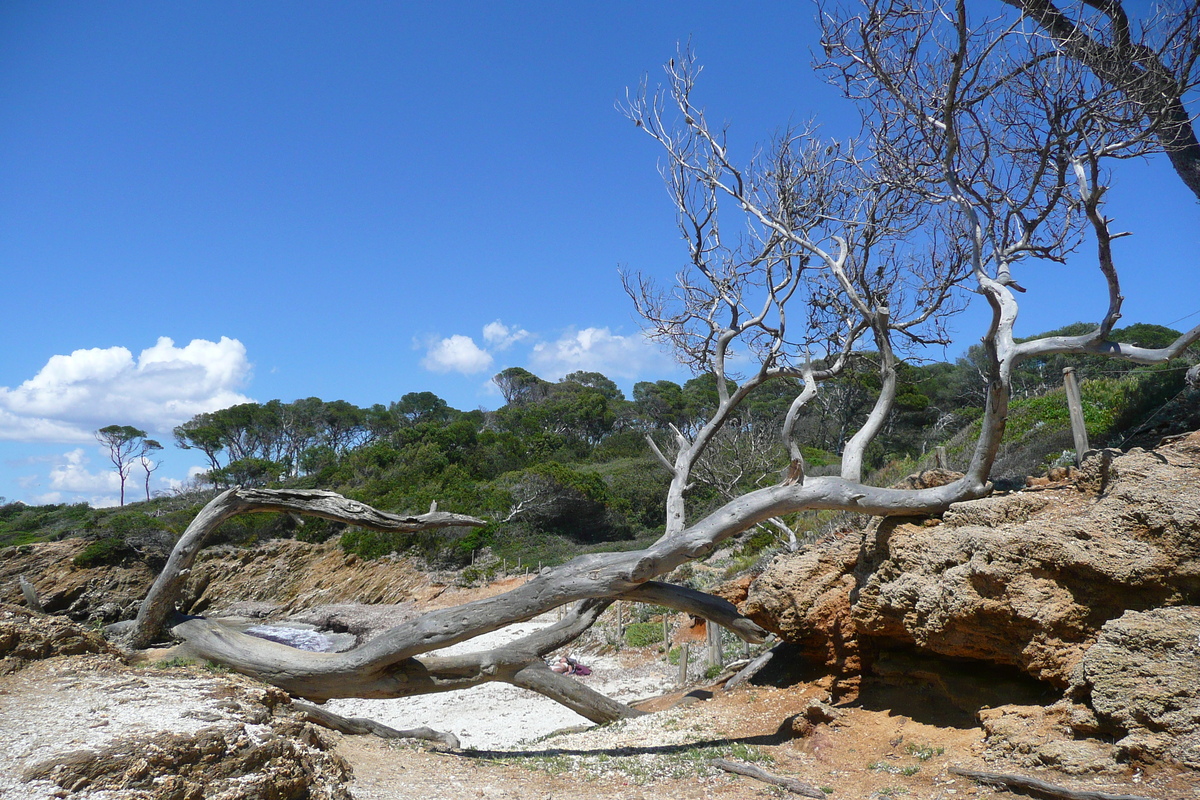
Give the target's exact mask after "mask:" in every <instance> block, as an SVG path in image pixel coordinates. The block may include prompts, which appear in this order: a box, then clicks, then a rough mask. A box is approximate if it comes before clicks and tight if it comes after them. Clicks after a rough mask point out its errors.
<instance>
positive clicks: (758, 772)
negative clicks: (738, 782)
mask: <svg viewBox="0 0 1200 800" xmlns="http://www.w3.org/2000/svg"><path fill="white" fill-rule="evenodd" d="M708 763H709V764H711V765H713V766H714V767H716V768H717V769H721V770H724V771H726V772H732V773H734V774H736V775H745V776H746V777H747V778H754V779H755V780H756V781H762V782H763V783H769V784H771V785H772V786H779V787H782V788H784V789H787V790H788V791H789V792H791V793H792V794H798V795H800V796H801V797H816V798H821V800H824V798H825V793H824V792H822V791H821V790H820V789H818V788H817V787H816V786H813V785H812V784H811V783H805V782H804V781H798V780H796V779H795V778H784V777H782V776H780V775H774V774H772V773H770V772H767V771H766V770H765V769H761V768H760V767H756V766H754V765H753V764H743V763H741V762H738V761H729V760H728V759H724V758H713V759H709V762H708Z"/></svg>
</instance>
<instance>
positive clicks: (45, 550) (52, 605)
mask: <svg viewBox="0 0 1200 800" xmlns="http://www.w3.org/2000/svg"><path fill="white" fill-rule="evenodd" d="M89 544H90V542H88V541H86V540H84V539H66V540H64V541H61V542H39V543H37V544H32V545H23V546H21V547H9V548H5V549H4V550H3V551H0V602H5V603H12V604H14V605H17V604H20V605H23V604H24V602H25V601H24V598H23V597H22V595H21V589H20V585H19V580H20V578H21V577H22V576H24V577H25V578H26V579H28V580H29V582H30V583H32V584H33V587H34V589H35V590H36V591H37V594H38V597H39V599H40V600H41V603H42V607H43V608H44V609H45V611H46V612H47V613H50V614H65V615H67V616H69V617H70V618H71V619H73V620H75V621H77V622H88V621H92V620H100V621H102V622H116V621H117V620H119V619H132V618H133V617H134V616H136V615H137V608H138V604H139V603H141V601H142V598H143V597H145V596H146V592H147V591H149V589H150V585H151V584H152V583H154V578H155V576H156V573H155V572H154V571H153V570H152V569H151V567H150V566H149V565H148V564H147V563H146V562H145V561H141V560H137V559H131V560H129V561H126V562H123V563H120V564H115V565H105V566H96V567H77V566H75V565H74V563H73V560H74V558H75V556H77V555H79V553H80V552H82V551H83V549H84V548H85V547H87V546H88V545H89Z"/></svg>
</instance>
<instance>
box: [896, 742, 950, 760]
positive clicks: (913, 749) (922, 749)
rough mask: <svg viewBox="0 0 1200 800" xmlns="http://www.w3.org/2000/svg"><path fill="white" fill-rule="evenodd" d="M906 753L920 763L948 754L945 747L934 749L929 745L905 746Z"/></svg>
mask: <svg viewBox="0 0 1200 800" xmlns="http://www.w3.org/2000/svg"><path fill="white" fill-rule="evenodd" d="M904 752H906V753H908V754H909V755H910V756H912V757H913V758H915V759H917V760H918V761H928V760H929V759H931V758H933V757H934V756H940V755H942V754H943V753H945V752H946V748H944V747H933V746H932V745H928V744H907V745H905V746H904Z"/></svg>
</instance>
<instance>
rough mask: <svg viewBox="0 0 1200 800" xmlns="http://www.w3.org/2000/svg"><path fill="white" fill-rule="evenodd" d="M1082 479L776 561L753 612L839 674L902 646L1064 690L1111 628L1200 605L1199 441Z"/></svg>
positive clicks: (1102, 456) (901, 523) (1090, 468)
mask: <svg viewBox="0 0 1200 800" xmlns="http://www.w3.org/2000/svg"><path fill="white" fill-rule="evenodd" d="M1079 472H1080V474H1079V483H1078V485H1077V486H1078V488H1077V486H1074V485H1064V486H1062V487H1059V488H1050V489H1045V490H1042V491H1038V492H1033V493H1016V494H1011V495H1007V496H997V497H990V498H985V499H982V500H975V501H971V502H967V503H958V504H955V505H954V506H952V507H951V509H950V510H949V511H947V513H946V514H945V516H944V520H943V523H942V524H941V525H938V526H936V527H927V526H924V525H922V524H920V523H919V521H917V522H911V521H905V520H901V519H889V520H884V521H883V522H882V523H880V524H878V525H875V526H872V527H870V528H868V530H867V531H866V532H864V533H862V534H848V535H845V536H843V537H842V538H840V539H833V540H830V541H826V542H822V543H819V544H818V545H816V546H814V547H811V548H808V549H806V550H804V551H802V552H800V553H797V554H794V555H791V556H782V557H779V558H777V559H776V561H775V562H774V563H772V564H771V566H770V567H768V569H767V570H766V571H765V572H764V573H763V574H762V575H761V576H760V577H759V578H758V580H757V581H756V582H755V583H754V584H753V585H752V586H751V588H750V592H749V598H748V600H747V602H746V604H745V606H744V612H745V613H747V614H748V615H749V616H750V617H751V618H752V619H754V621H755V622H757V623H758V624H760V625H762V626H763V627H765V628H768V629H770V630H773V631H776V632H777V633H779V634H780V635H781V637H783V638H784V639H786V640H787V641H790V642H795V643H797V644H798V645H799V646H800V647H801V648H802V650H803V651H804V653H805V655H806V657H807V658H810V659H812V660H814V661H816V662H817V663H823V664H825V665H827V666H829V667H831V668H833V669H835V670H838V671H843V672H853V671H854V670H856V669H860V668H864V667H867V666H869V663H870V660H871V655H870V654H871V652H872V651H873V650H876V649H878V648H881V647H897V646H902V647H915V648H917V649H919V650H922V651H926V652H930V653H935V654H937V655H941V656H948V657H952V658H965V659H974V660H983V661H989V662H992V663H996V664H1007V665H1011V666H1015V667H1017V668H1018V669H1020V670H1022V671H1024V672H1026V673H1027V674H1029V675H1031V676H1033V677H1035V678H1037V679H1039V680H1042V681H1045V682H1048V683H1050V684H1052V685H1054V686H1057V687H1060V688H1065V687H1066V686H1067V685H1068V684H1069V683H1070V680H1071V675H1072V673H1073V672H1074V670H1075V669H1076V667H1077V666H1078V665H1079V663H1080V661H1081V660H1082V658H1083V655H1084V653H1085V652H1086V651H1087V649H1088V648H1089V647H1090V646H1091V645H1092V643H1093V642H1095V641H1096V638H1097V637H1098V636H1099V632H1100V628H1101V627H1102V626H1103V625H1104V624H1105V623H1106V622H1107V621H1108V620H1110V619H1113V618H1115V617H1118V616H1120V615H1121V614H1123V613H1124V612H1125V611H1126V610H1127V609H1147V608H1154V607H1158V606H1171V605H1180V604H1184V603H1188V602H1192V601H1193V599H1194V598H1197V597H1200V480H1197V476H1198V475H1200V433H1197V434H1192V435H1191V436H1189V437H1187V438H1186V439H1183V440H1180V441H1178V442H1173V443H1171V444H1170V445H1169V446H1166V447H1163V448H1160V449H1159V450H1157V451H1155V452H1146V451H1141V450H1134V451H1131V452H1130V453H1128V454H1124V455H1120V454H1116V455H1114V453H1113V451H1102V452H1100V453H1097V454H1096V455H1095V456H1094V457H1093V458H1092V459H1089V460H1088V461H1087V462H1085V464H1084V467H1083V468H1082V469H1081V470H1080V471H1079Z"/></svg>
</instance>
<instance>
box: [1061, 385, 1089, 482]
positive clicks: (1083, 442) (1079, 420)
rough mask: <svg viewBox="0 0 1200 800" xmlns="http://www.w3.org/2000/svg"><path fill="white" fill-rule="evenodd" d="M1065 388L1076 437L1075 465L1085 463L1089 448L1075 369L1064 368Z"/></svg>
mask: <svg viewBox="0 0 1200 800" xmlns="http://www.w3.org/2000/svg"><path fill="white" fill-rule="evenodd" d="M1063 386H1064V387H1065V388H1066V390H1067V410H1068V411H1070V412H1071V435H1072V436H1074V437H1075V463H1076V464H1081V463H1083V454H1084V453H1086V452H1087V451H1088V450H1089V449H1090V448H1088V438H1087V428H1086V427H1085V426H1084V424H1083V398H1082V396H1081V395H1080V394H1079V382H1078V381H1077V380H1076V379H1075V368H1074V367H1064V368H1063Z"/></svg>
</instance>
